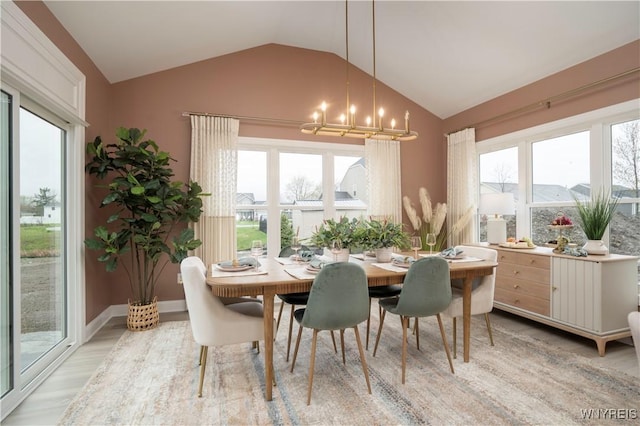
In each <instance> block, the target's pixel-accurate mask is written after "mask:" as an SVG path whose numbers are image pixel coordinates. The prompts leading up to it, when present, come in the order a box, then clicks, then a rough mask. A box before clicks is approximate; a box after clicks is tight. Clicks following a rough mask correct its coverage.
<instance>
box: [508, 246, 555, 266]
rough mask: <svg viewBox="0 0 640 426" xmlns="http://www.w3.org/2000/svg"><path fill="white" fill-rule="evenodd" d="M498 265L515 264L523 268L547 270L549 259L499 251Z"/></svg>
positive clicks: (549, 263) (547, 257)
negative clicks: (530, 267)
mask: <svg viewBox="0 0 640 426" xmlns="http://www.w3.org/2000/svg"><path fill="white" fill-rule="evenodd" d="M498 263H499V264H501V263H516V264H518V265H523V266H532V267H535V268H543V269H547V270H549V268H550V267H551V266H550V265H551V258H550V257H549V256H540V255H535V254H528V253H516V252H513V251H506V250H500V251H499V252H498Z"/></svg>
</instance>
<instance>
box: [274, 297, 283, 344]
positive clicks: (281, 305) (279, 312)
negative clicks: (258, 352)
mask: <svg viewBox="0 0 640 426" xmlns="http://www.w3.org/2000/svg"><path fill="white" fill-rule="evenodd" d="M283 309H284V302H283V301H280V310H279V311H278V319H277V320H276V331H275V332H274V333H273V340H276V334H278V329H279V328H280V319H281V318H282V310H283Z"/></svg>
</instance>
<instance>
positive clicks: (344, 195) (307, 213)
mask: <svg viewBox="0 0 640 426" xmlns="http://www.w3.org/2000/svg"><path fill="white" fill-rule="evenodd" d="M335 200H336V204H335V205H336V212H337V214H338V216H347V217H349V218H354V217H355V218H358V217H360V216H362V215H366V213H367V204H366V203H364V202H363V201H362V200H359V199H357V198H354V197H352V196H351V194H349V193H348V192H346V191H336V192H335ZM294 204H295V205H297V206H301V207H304V210H294V211H292V212H291V221H292V224H293V228H294V229H300V237H301V238H307V237H309V236H311V234H312V233H313V232H314V231H315V230H316V226H318V224H320V223H322V220H323V219H324V209H323V207H322V196H321V197H320V198H319V199H317V200H296V201H295V202H294Z"/></svg>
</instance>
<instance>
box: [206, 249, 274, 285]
mask: <svg viewBox="0 0 640 426" xmlns="http://www.w3.org/2000/svg"><path fill="white" fill-rule="evenodd" d="M263 252H264V246H263V245H262V241H260V240H255V241H253V242H252V243H251V256H243V257H238V258H235V259H232V260H227V261H224V262H218V263H214V264H213V265H212V268H211V276H212V277H239V276H248V275H264V274H267V273H268V272H267V271H266V270H264V269H260V267H261V266H262V265H261V264H260V261H259V260H258V258H259V257H260V256H262V254H263Z"/></svg>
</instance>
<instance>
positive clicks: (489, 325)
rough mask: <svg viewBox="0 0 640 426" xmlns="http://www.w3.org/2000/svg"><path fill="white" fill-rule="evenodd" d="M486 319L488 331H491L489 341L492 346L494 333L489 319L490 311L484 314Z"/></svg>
mask: <svg viewBox="0 0 640 426" xmlns="http://www.w3.org/2000/svg"><path fill="white" fill-rule="evenodd" d="M484 321H485V322H486V323H487V331H488V332H489V342H491V346H493V333H492V332H491V321H489V313H488V312H486V313H485V314H484Z"/></svg>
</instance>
